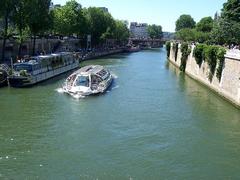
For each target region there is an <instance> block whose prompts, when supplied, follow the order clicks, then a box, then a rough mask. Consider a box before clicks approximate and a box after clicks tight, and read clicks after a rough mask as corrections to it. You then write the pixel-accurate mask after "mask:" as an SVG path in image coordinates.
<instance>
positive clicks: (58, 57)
mask: <svg viewBox="0 0 240 180" xmlns="http://www.w3.org/2000/svg"><path fill="white" fill-rule="evenodd" d="M78 67H79V59H78V58H77V56H75V55H74V54H73V53H71V52H61V53H57V54H50V55H42V56H36V57H31V58H30V60H24V62H20V63H16V64H14V65H13V74H12V75H10V76H9V77H8V82H9V85H10V86H12V87H25V86H31V85H33V84H36V83H38V82H41V81H44V80H46V79H49V78H52V77H55V76H57V75H59V74H62V73H65V72H68V71H71V70H73V69H76V68H78Z"/></svg>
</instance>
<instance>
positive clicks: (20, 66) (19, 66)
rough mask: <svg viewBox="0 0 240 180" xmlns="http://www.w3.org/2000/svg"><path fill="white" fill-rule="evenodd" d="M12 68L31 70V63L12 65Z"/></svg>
mask: <svg viewBox="0 0 240 180" xmlns="http://www.w3.org/2000/svg"><path fill="white" fill-rule="evenodd" d="M14 70H15V71H21V70H26V71H27V72H32V65H27V64H19V65H14Z"/></svg>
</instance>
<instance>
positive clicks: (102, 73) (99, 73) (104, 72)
mask: <svg viewBox="0 0 240 180" xmlns="http://www.w3.org/2000/svg"><path fill="white" fill-rule="evenodd" d="M106 74H107V71H106V70H104V69H103V70H101V71H100V72H98V73H97V75H99V76H101V77H103V76H105V75H106Z"/></svg>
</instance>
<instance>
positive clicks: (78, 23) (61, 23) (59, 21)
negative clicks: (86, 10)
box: [53, 0, 86, 36]
mask: <svg viewBox="0 0 240 180" xmlns="http://www.w3.org/2000/svg"><path fill="white" fill-rule="evenodd" d="M53 15H54V31H55V32H56V33H58V34H62V35H65V36H66V35H73V34H78V35H83V34H84V32H85V25H86V19H85V17H84V16H83V13H82V7H81V5H80V4H79V3H77V2H76V1H75V0H71V1H68V2H67V3H66V4H65V5H64V6H62V7H59V8H56V9H54V11H53Z"/></svg>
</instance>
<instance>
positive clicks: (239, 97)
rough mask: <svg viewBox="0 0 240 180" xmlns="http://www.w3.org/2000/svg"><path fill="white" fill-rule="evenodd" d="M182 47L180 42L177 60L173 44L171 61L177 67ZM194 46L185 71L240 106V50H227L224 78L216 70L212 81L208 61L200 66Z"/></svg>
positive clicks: (179, 62)
mask: <svg viewBox="0 0 240 180" xmlns="http://www.w3.org/2000/svg"><path fill="white" fill-rule="evenodd" d="M180 47H181V45H180V44H179V47H178V53H177V58H176V61H175V53H174V50H173V48H172V46H171V50H170V55H169V61H170V62H171V63H172V64H174V65H176V66H177V67H180V65H181V55H182V53H181V48H180ZM194 47H195V46H194V45H193V46H192V47H191V48H192V51H191V54H190V55H189V56H188V59H187V65H186V69H185V73H186V74H187V75H189V76H190V77H192V78H193V79H195V80H197V81H199V82H201V83H202V84H204V85H206V86H207V87H209V88H211V89H212V90H214V91H215V92H217V93H218V94H219V95H221V96H222V97H224V98H225V99H227V100H229V101H230V102H232V103H233V104H235V105H237V106H238V107H240V51H239V50H228V51H227V53H226V55H225V64H224V68H223V72H222V78H221V80H220V82H219V80H218V79H217V77H216V72H215V74H214V77H213V79H212V81H210V80H209V78H208V75H209V71H210V69H209V66H208V63H207V62H203V63H202V65H201V66H200V67H199V65H198V64H197V63H196V60H195V58H194V56H193V49H194Z"/></svg>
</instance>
